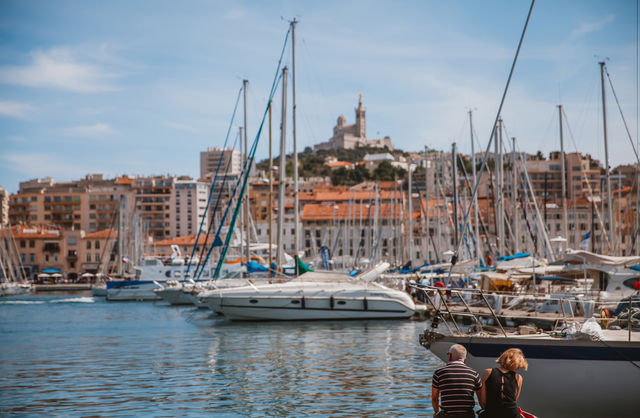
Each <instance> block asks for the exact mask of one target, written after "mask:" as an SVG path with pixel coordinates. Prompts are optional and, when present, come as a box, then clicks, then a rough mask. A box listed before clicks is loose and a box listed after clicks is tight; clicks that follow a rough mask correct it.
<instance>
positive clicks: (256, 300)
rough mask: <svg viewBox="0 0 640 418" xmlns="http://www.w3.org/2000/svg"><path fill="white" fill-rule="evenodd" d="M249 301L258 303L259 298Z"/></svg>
mask: <svg viewBox="0 0 640 418" xmlns="http://www.w3.org/2000/svg"><path fill="white" fill-rule="evenodd" d="M249 303H258V299H249Z"/></svg>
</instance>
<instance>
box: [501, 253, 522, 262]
mask: <svg viewBox="0 0 640 418" xmlns="http://www.w3.org/2000/svg"><path fill="white" fill-rule="evenodd" d="M529 255H530V254H529V253H516V254H514V255H506V256H504V257H500V258H498V261H509V260H515V259H516V258H525V257H529Z"/></svg>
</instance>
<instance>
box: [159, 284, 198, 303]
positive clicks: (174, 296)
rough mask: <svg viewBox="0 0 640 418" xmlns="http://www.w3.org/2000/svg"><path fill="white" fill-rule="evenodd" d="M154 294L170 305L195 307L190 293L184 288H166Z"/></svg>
mask: <svg viewBox="0 0 640 418" xmlns="http://www.w3.org/2000/svg"><path fill="white" fill-rule="evenodd" d="M154 292H155V294H156V295H158V296H159V297H160V298H162V300H164V301H165V302H167V303H169V305H174V306H175V305H193V299H192V298H191V297H190V295H191V293H190V291H189V290H187V289H185V288H184V287H182V286H179V287H165V288H164V289H156V290H155V291H154Z"/></svg>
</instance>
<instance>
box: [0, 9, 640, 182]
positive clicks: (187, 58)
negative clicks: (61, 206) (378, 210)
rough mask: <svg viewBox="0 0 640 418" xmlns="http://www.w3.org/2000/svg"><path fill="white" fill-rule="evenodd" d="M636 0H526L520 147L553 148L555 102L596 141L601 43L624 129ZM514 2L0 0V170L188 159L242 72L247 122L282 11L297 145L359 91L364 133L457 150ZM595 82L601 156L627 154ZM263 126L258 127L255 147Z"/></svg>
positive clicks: (491, 73) (510, 120)
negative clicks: (291, 28) (293, 76)
mask: <svg viewBox="0 0 640 418" xmlns="http://www.w3.org/2000/svg"><path fill="white" fill-rule="evenodd" d="M637 7H638V6H637V2H633V1H616V0H613V1H604V0H603V1H570V0H563V1H551V0H547V1H544V0H538V1H537V2H536V5H535V8H534V11H533V15H532V19H531V23H530V26H529V29H528V32H527V36H526V38H525V42H524V45H523V49H522V52H521V55H520V60H519V62H518V65H517V68H516V71H515V74H514V78H513V81H512V84H511V88H510V91H509V94H508V97H507V100H506V103H505V107H504V110H503V113H502V114H503V118H504V120H505V125H506V127H507V131H508V135H509V136H515V137H517V138H518V141H519V144H520V149H521V150H524V151H528V152H532V153H533V152H536V151H537V150H542V151H543V152H545V153H547V152H549V151H551V150H555V149H559V139H558V116H557V109H556V105H558V104H563V106H564V107H565V112H566V114H567V117H568V123H569V126H570V129H571V133H572V135H573V140H572V138H571V135H570V134H569V133H568V132H567V128H565V132H566V138H567V139H566V142H565V148H566V150H567V151H575V150H576V149H577V150H579V151H581V152H583V153H590V154H592V155H593V156H594V157H595V158H599V159H601V160H603V159H604V147H603V145H602V137H603V134H602V116H601V103H600V100H601V99H600V74H599V66H598V61H599V60H602V59H605V58H608V61H607V68H608V71H609V74H610V75H611V78H612V80H613V83H614V87H615V89H616V93H617V95H618V98H619V100H620V102H621V106H622V109H623V113H624V116H625V118H626V120H627V123H628V125H629V129H630V131H631V135H632V137H633V138H634V141H635V140H636V137H637V132H638V128H637V114H638V109H637V102H638V98H637V97H638V94H637V92H638V87H637V86H638V84H637V71H638V70H637V68H638V66H637V25H636V22H637ZM528 8H529V2H528V1H521V0H514V1H482V2H478V1H471V0H469V1H398V2H389V1H349V0H347V1H344V0H343V1H322V2H320V1H269V2H265V1H235V2H229V1H225V2H217V1H187V2H176V1H136V2H131V1H109V2H104V1H90V0H88V1H55V2H51V1H28V2H27V1H8V0H3V1H2V2H0V186H2V187H3V188H5V189H7V190H9V192H15V191H17V189H18V184H19V182H20V181H25V180H29V179H33V178H42V177H45V176H51V177H53V178H54V179H56V180H58V181H64V180H72V179H79V178H82V177H84V176H85V175H86V174H88V173H103V174H105V175H107V176H116V175H120V174H129V175H153V174H175V175H190V176H193V177H197V176H198V174H199V153H200V151H203V150H205V149H206V148H207V147H215V146H221V145H222V144H223V142H224V138H225V135H226V132H227V128H228V124H229V120H230V117H231V113H232V111H233V105H234V102H235V97H236V94H237V92H238V89H239V87H240V85H241V82H242V79H243V78H247V79H248V80H249V83H250V84H249V90H248V99H249V105H248V108H249V112H248V120H249V134H250V136H255V134H256V131H257V128H258V123H259V119H260V117H261V116H262V113H263V111H264V108H265V104H266V99H267V95H268V91H269V88H270V86H271V81H272V77H273V74H274V71H275V66H276V62H277V59H278V56H279V53H280V50H281V48H282V42H283V40H284V35H285V33H286V31H287V28H288V20H290V19H291V18H293V17H294V16H296V17H297V19H298V20H299V21H300V23H299V25H298V30H297V50H296V53H297V67H296V70H297V93H298V95H297V96H298V143H299V145H298V146H299V149H300V150H302V149H303V148H304V147H305V146H311V145H313V144H315V143H318V142H321V141H325V140H326V139H327V138H329V137H330V136H331V129H332V127H333V126H334V124H335V121H336V118H337V117H338V116H339V115H340V114H344V115H345V116H346V117H347V123H353V119H354V112H353V110H354V107H355V106H356V105H357V100H358V93H359V92H362V93H363V100H364V104H365V106H366V108H367V133H368V136H369V137H373V138H377V137H382V136H386V135H389V136H390V137H391V138H392V141H393V143H394V145H395V146H396V147H398V148H401V149H404V150H407V151H419V150H423V149H424V146H425V145H428V146H429V147H431V148H436V149H446V150H449V149H450V147H451V142H452V141H457V142H458V146H459V149H460V151H461V152H469V150H470V144H469V134H468V132H469V127H468V115H467V111H468V110H469V109H474V124H475V128H476V132H477V135H478V143H477V144H476V149H479V148H480V147H481V148H482V149H484V148H485V147H486V143H487V140H488V136H489V132H490V128H491V124H492V123H493V119H494V117H495V113H496V111H497V108H498V104H499V100H500V97H501V94H502V90H503V88H504V84H505V81H506V78H507V75H508V71H509V68H510V65H511V61H512V59H513V54H514V52H515V49H516V46H517V42H518V39H519V36H520V32H521V30H522V26H523V24H524V21H525V17H526V13H527V11H528ZM287 57H288V60H290V58H289V57H290V54H289V53H288V54H287ZM289 91H291V90H290V89H289ZM607 95H608V97H607V99H608V100H607V111H608V128H609V138H610V160H611V163H612V165H614V166H615V165H617V164H621V163H633V162H635V157H634V154H633V150H632V148H631V145H630V142H629V139H628V137H627V134H626V132H625V130H624V125H623V124H622V120H621V117H620V113H619V112H618V110H617V107H616V104H615V101H614V100H613V97H612V94H611V91H610V90H608V91H607ZM279 100H280V99H279V95H278V96H276V101H277V102H278V103H279ZM278 113H279V112H278V111H276V112H275V113H274V135H275V136H276V137H277V132H276V131H275V129H276V128H277V126H278V123H277V122H275V121H278V120H279V114H278ZM290 116H291V110H289V117H290ZM240 120H241V119H238V122H239V121H240ZM237 126H238V123H236V125H235V126H234V127H233V132H236V130H237ZM288 127H289V128H290V127H291V122H289V123H288ZM289 138H291V135H290V134H289ZM574 141H575V145H574ZM267 144H268V141H267V137H266V136H264V137H263V138H262V139H261V141H260V146H259V148H258V155H257V157H258V158H259V159H262V158H266V156H267V155H268V151H267ZM288 150H291V145H289V146H288ZM276 154H277V152H276Z"/></svg>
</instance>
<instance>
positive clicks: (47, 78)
mask: <svg viewBox="0 0 640 418" xmlns="http://www.w3.org/2000/svg"><path fill="white" fill-rule="evenodd" d="M31 57H32V61H31V63H29V64H28V65H25V66H4V67H0V82H2V83H5V84H15V85H20V86H29V87H51V88H58V89H62V90H70V91H74V92H78V93H96V92H102V91H110V90H115V87H114V86H113V85H112V84H111V80H112V79H113V78H114V77H115V76H114V75H113V74H110V73H107V72H106V71H104V70H102V69H101V68H99V67H97V66H95V65H92V64H88V63H84V62H79V60H78V59H77V57H75V56H74V54H73V53H72V52H71V51H69V50H67V49H64V48H54V49H51V50H49V51H36V52H33V53H32V54H31Z"/></svg>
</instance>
